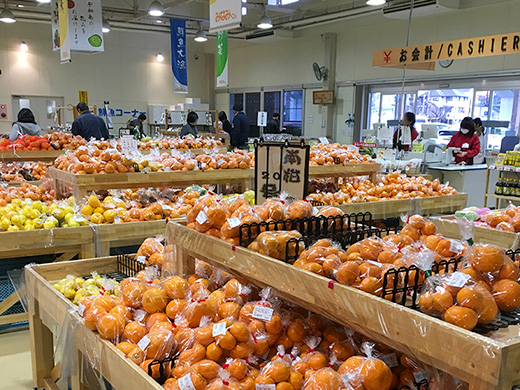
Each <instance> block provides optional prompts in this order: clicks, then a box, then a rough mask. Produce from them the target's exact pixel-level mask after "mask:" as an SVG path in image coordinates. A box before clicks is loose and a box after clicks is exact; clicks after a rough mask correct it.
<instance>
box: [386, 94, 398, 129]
mask: <svg viewBox="0 0 520 390" xmlns="http://www.w3.org/2000/svg"><path fill="white" fill-rule="evenodd" d="M399 100H400V95H398V94H391V95H383V96H381V122H382V123H385V124H386V123H387V122H388V121H392V120H396V119H400V118H399V116H400V115H399Z"/></svg>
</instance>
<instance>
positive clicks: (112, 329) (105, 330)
mask: <svg viewBox="0 0 520 390" xmlns="http://www.w3.org/2000/svg"><path fill="white" fill-rule="evenodd" d="M125 325H126V322H125V319H124V318H123V317H121V316H120V315H119V314H110V313H108V314H105V315H103V316H101V317H99V319H98V322H97V324H96V328H97V331H98V332H99V334H100V335H101V337H103V338H105V339H108V340H115V339H117V338H119V337H121V336H122V335H123V332H124V331H125Z"/></svg>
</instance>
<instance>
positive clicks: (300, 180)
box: [255, 140, 310, 204]
mask: <svg viewBox="0 0 520 390" xmlns="http://www.w3.org/2000/svg"><path fill="white" fill-rule="evenodd" d="M309 151H310V148H309V145H306V144H305V141H303V140H301V141H300V143H297V144H296V143H289V142H288V141H286V142H285V143H277V142H265V141H263V140H260V141H256V142H255V200H256V204H261V203H263V202H264V201H265V200H266V199H268V198H272V197H275V196H278V195H280V193H281V192H287V193H288V194H289V195H291V196H293V197H295V198H297V199H305V196H307V187H308V184H309Z"/></svg>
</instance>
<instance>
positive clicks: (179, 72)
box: [170, 19, 188, 93]
mask: <svg viewBox="0 0 520 390" xmlns="http://www.w3.org/2000/svg"><path fill="white" fill-rule="evenodd" d="M170 33H171V34H170V39H171V47H172V70H173V92H174V93H188V56H187V53H186V21H185V20H177V19H170Z"/></svg>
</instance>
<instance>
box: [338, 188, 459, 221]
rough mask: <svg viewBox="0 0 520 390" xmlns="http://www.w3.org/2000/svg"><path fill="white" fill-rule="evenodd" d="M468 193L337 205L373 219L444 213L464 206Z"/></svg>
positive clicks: (346, 211) (345, 210) (344, 210)
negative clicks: (369, 214) (368, 215)
mask: <svg viewBox="0 0 520 390" xmlns="http://www.w3.org/2000/svg"><path fill="white" fill-rule="evenodd" d="M467 201H468V194H457V195H450V196H432V197H428V198H414V199H394V200H382V201H378V202H364V203H348V204H341V205H339V206H337V207H338V208H340V209H341V210H343V212H345V213H347V214H351V213H365V212H367V211H368V212H369V213H371V214H372V218H373V219H382V218H394V217H399V216H401V215H403V214H404V215H406V214H410V215H411V214H421V215H425V216H427V215H432V214H446V213H454V212H455V211H457V210H460V209H462V208H464V207H466V203H467Z"/></svg>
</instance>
